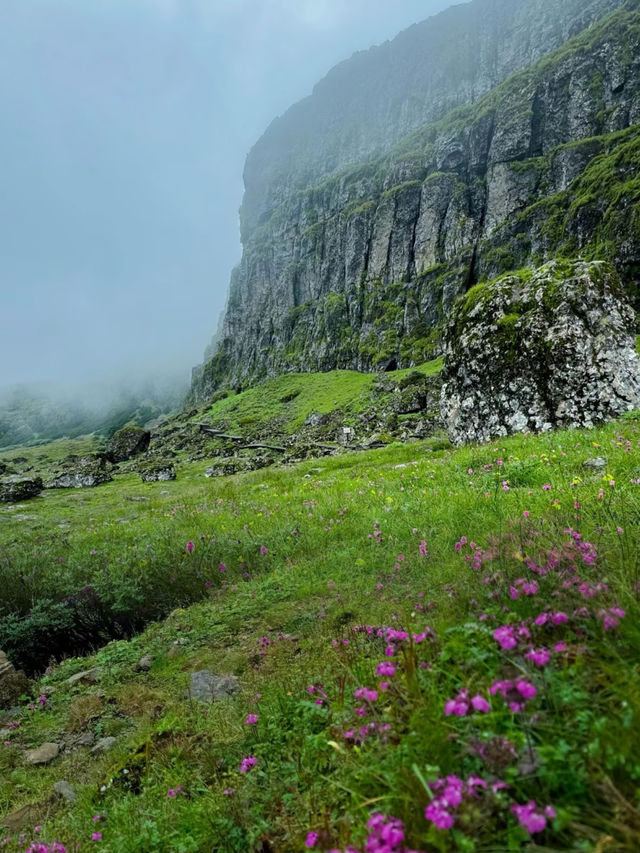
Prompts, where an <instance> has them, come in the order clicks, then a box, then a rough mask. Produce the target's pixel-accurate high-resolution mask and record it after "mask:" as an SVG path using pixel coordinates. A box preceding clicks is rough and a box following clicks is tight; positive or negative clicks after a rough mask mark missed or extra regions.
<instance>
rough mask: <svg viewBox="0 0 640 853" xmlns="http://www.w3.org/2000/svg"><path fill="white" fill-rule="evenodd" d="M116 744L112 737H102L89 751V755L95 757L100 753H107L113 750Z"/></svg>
mask: <svg viewBox="0 0 640 853" xmlns="http://www.w3.org/2000/svg"><path fill="white" fill-rule="evenodd" d="M115 742H116V739H115V738H114V737H103V738H100V740H99V741H98V742H97V743H96V745H95V746H94V747H93V749H92V750H91V754H92V755H95V754H97V753H100V752H108V751H109V750H110V749H113V746H114V744H115Z"/></svg>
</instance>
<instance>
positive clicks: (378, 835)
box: [365, 812, 404, 853]
mask: <svg viewBox="0 0 640 853" xmlns="http://www.w3.org/2000/svg"><path fill="white" fill-rule="evenodd" d="M367 829H368V830H369V836H368V838H367V841H366V846H365V853H400V850H399V848H400V846H401V845H402V842H403V841H404V824H403V822H402V821H401V820H399V819H398V818H396V817H391V816H390V815H389V816H387V815H384V814H380V813H378V812H376V813H375V814H372V815H371V817H370V818H369V820H368V821H367Z"/></svg>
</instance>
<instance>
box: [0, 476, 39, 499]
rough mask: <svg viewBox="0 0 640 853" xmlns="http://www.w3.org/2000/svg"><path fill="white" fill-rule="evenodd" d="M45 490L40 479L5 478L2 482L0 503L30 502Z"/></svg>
mask: <svg viewBox="0 0 640 853" xmlns="http://www.w3.org/2000/svg"><path fill="white" fill-rule="evenodd" d="M43 488H44V487H43V485H42V480H41V478H40V477H18V476H11V477H4V478H3V479H2V480H0V502H2V503H20V502H21V501H28V500H29V499H30V498H35V497H36V496H37V495H39V494H40V492H41V491H42V489H43Z"/></svg>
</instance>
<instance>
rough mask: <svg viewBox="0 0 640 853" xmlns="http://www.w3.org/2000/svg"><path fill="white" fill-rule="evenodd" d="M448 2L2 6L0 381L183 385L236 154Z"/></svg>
mask: <svg viewBox="0 0 640 853" xmlns="http://www.w3.org/2000/svg"><path fill="white" fill-rule="evenodd" d="M448 5H450V3H449V2H446V0H421V2H418V0H404V2H399V3H394V4H390V3H388V2H387V0H350V2H349V3H348V4H346V3H344V2H342V0H306V2H305V1H304V0H92V1H91V3H87V2H86V0H20V2H19V3H18V2H13V3H12V2H5V3H2V4H1V5H0V106H1V113H0V114H1V115H2V133H1V134H0V163H1V164H2V169H1V170H0V288H1V291H0V292H1V294H2V314H1V317H2V319H1V322H0V388H2V387H7V386H16V385H21V386H24V385H25V384H27V385H29V384H30V383H37V384H38V386H39V387H42V386H44V387H47V388H48V389H49V391H50V392H51V393H58V391H57V390H56V389H59V391H60V393H64V394H67V393H69V391H70V389H74V388H75V389H77V391H78V392H79V393H81V394H85V393H88V389H91V388H93V389H94V390H95V389H96V388H97V389H99V392H98V396H101V397H103V396H104V395H105V394H106V393H109V394H113V393H115V389H116V388H119V387H120V385H121V384H122V383H121V380H122V378H123V377H124V385H125V386H130V385H131V382H132V381H133V380H135V382H134V384H135V383H138V384H140V383H144V382H145V381H147V379H153V380H154V381H156V382H158V383H160V384H162V379H163V376H166V377H171V384H174V378H175V377H182V378H183V379H182V381H183V384H184V387H185V388H186V386H187V384H188V381H189V373H190V368H191V367H192V365H194V364H196V363H198V362H200V361H201V360H202V354H203V351H204V349H205V347H206V346H207V344H208V342H209V340H210V339H211V336H212V334H213V333H214V331H215V329H216V326H217V322H218V316H219V314H220V312H221V311H222V309H223V307H224V302H225V297H226V292H227V286H228V281H229V274H230V271H231V269H232V267H233V266H234V265H235V263H237V262H238V260H239V258H240V242H239V233H238V216H237V211H238V207H239V204H240V201H241V198H242V189H243V188H242V169H243V164H244V158H245V156H246V153H247V151H248V150H249V148H250V147H251V145H252V144H253V143H254V142H255V141H256V140H257V139H258V137H259V136H260V135H261V133H262V132H263V131H264V129H265V128H266V127H267V125H268V124H269V122H270V121H271V120H272V119H273V118H274V117H275V116H276V115H278V114H280V113H282V112H283V111H284V110H285V109H286V108H287V107H288V106H290V105H291V104H292V103H293V102H295V101H296V100H299V99H300V98H302V97H304V96H305V95H307V94H308V93H309V92H310V91H311V89H312V87H313V85H314V84H315V83H316V82H317V81H318V79H320V78H321V77H322V76H323V75H324V74H325V73H326V72H327V71H328V70H329V68H330V67H331V66H332V65H333V64H335V63H336V62H338V61H340V60H342V59H344V58H347V57H348V56H349V55H351V54H352V53H353V52H354V51H356V50H361V49H366V48H368V47H369V46H370V45H372V44H374V43H379V42H381V41H384V40H385V39H387V38H392V37H393V36H394V35H395V34H396V33H397V32H398V31H400V30H401V29H403V28H405V27H406V26H409V25H410V24H412V23H414V22H417V21H419V20H422V19H424V18H425V17H428V16H429V15H430V14H432V13H434V12H436V11H439V10H440V9H442V8H444V7H445V6H448Z"/></svg>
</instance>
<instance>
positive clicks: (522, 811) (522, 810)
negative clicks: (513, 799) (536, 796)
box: [511, 800, 556, 835]
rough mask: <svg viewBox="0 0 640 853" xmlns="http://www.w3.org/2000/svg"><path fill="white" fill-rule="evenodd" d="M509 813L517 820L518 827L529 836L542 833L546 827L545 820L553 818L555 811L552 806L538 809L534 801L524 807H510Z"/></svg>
mask: <svg viewBox="0 0 640 853" xmlns="http://www.w3.org/2000/svg"><path fill="white" fill-rule="evenodd" d="M511 811H512V812H513V814H514V815H515V816H516V817H517V818H518V822H519V823H520V826H523V827H524V828H525V829H526V830H527V832H528V833H529V834H530V835H534V834H535V833H537V832H542V831H543V830H544V828H545V827H546V825H547V818H554V817H555V816H556V811H555V809H554V808H553V806H546V807H545V808H544V809H542V810H541V809H540V808H539V807H538V806H537V805H536V803H535V801H534V800H529V802H528V803H527V804H526V805H524V806H520V805H517V804H516V805H514V806H511Z"/></svg>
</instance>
